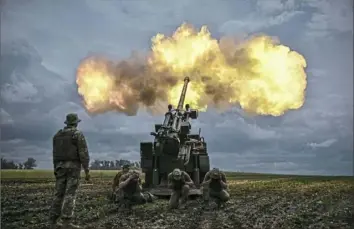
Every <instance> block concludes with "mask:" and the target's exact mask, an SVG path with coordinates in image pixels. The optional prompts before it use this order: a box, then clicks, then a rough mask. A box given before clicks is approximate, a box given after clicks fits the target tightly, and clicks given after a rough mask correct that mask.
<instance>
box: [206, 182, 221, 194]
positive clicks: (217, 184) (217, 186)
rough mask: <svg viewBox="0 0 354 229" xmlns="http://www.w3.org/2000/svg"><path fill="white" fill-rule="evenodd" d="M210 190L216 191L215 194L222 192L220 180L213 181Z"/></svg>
mask: <svg viewBox="0 0 354 229" xmlns="http://www.w3.org/2000/svg"><path fill="white" fill-rule="evenodd" d="M209 188H210V189H211V190H212V191H214V192H220V191H221V190H222V187H221V184H220V180H214V179H212V180H211V182H210V184H209Z"/></svg>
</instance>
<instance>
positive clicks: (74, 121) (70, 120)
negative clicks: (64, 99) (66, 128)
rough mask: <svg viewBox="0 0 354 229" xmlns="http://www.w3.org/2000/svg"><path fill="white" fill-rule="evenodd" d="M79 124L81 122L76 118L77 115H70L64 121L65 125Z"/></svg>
mask: <svg viewBox="0 0 354 229" xmlns="http://www.w3.org/2000/svg"><path fill="white" fill-rule="evenodd" d="M79 122H81V120H80V119H79V117H78V116H77V114H75V113H70V114H67V115H66V120H65V122H64V123H65V124H67V125H72V124H77V123H79Z"/></svg>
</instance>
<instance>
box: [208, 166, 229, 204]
mask: <svg viewBox="0 0 354 229" xmlns="http://www.w3.org/2000/svg"><path fill="white" fill-rule="evenodd" d="M202 191H203V198H204V201H205V202H206V203H209V199H210V197H211V198H215V199H216V201H217V204H218V206H219V207H220V205H223V204H224V203H225V202H227V201H228V200H229V199H230V194H229V193H228V192H227V182H226V176H225V173H223V172H221V171H220V170H219V169H217V168H214V169H212V170H211V171H209V172H207V173H206V174H205V177H204V180H203V183H202Z"/></svg>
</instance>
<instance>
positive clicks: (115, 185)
mask: <svg viewBox="0 0 354 229" xmlns="http://www.w3.org/2000/svg"><path fill="white" fill-rule="evenodd" d="M128 172H129V165H124V166H123V170H122V171H119V172H118V173H117V174H116V175H115V177H114V179H113V182H112V194H113V195H112V197H113V199H115V198H116V192H117V191H118V186H119V180H120V178H121V177H122V175H124V174H127V173H128Z"/></svg>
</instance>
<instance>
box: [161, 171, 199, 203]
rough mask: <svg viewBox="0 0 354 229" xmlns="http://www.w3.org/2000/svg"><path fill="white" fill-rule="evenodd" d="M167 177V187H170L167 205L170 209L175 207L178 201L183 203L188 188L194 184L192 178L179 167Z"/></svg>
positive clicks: (186, 196) (185, 199) (186, 197)
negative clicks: (170, 192) (170, 191)
mask: <svg viewBox="0 0 354 229" xmlns="http://www.w3.org/2000/svg"><path fill="white" fill-rule="evenodd" d="M167 179H168V188H170V189H172V194H171V197H170V201H169V207H170V208H171V209H173V208H177V207H178V205H179V201H180V204H181V205H184V204H185V203H186V202H187V200H188V193H189V189H190V187H191V186H192V185H194V183H193V181H192V179H191V178H190V176H189V175H188V173H186V172H184V171H181V170H180V169H174V170H173V171H172V172H171V173H170V174H168V178H167ZM180 198H181V199H180Z"/></svg>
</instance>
